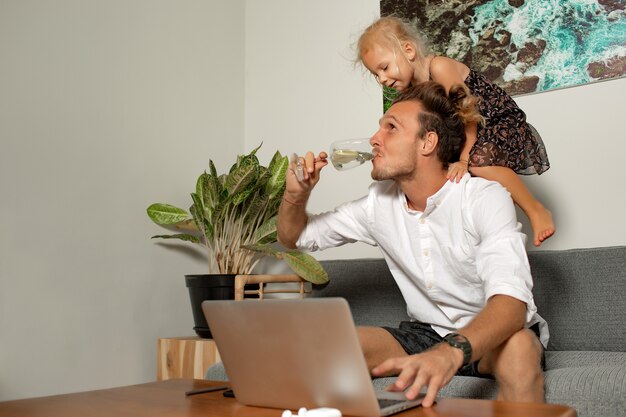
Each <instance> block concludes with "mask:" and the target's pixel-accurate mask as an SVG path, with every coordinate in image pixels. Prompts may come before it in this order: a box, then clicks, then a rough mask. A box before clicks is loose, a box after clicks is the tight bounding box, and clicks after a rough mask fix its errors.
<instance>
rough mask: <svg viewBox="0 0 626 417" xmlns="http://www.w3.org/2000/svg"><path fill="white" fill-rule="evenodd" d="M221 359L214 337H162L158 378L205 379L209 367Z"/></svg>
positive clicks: (159, 346)
mask: <svg viewBox="0 0 626 417" xmlns="http://www.w3.org/2000/svg"><path fill="white" fill-rule="evenodd" d="M220 360H221V359H220V354H219V352H218V351H217V346H216V345H215V341H213V339H202V338H199V337H191V336H190V337H160V338H159V341H158V345H157V380H158V381H162V380H164V379H172V378H192V379H204V373H205V372H206V370H207V368H208V367H209V366H211V365H213V364H214V363H216V362H220Z"/></svg>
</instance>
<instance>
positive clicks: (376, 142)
mask: <svg viewBox="0 0 626 417" xmlns="http://www.w3.org/2000/svg"><path fill="white" fill-rule="evenodd" d="M379 134H380V129H379V130H378V131H377V132H376V133H374V135H373V136H372V137H371V138H370V145H371V146H372V147H375V146H380V135H379Z"/></svg>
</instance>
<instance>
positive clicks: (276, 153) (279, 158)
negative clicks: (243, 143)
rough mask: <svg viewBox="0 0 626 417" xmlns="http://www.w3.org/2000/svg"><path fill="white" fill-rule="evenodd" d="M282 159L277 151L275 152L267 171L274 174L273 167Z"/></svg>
mask: <svg viewBox="0 0 626 417" xmlns="http://www.w3.org/2000/svg"><path fill="white" fill-rule="evenodd" d="M281 159H282V156H281V154H280V152H279V151H276V152H275V153H274V156H272V160H271V161H270V163H269V164H268V165H267V169H269V170H270V172H274V166H275V165H276V164H277V163H278V161H280V160H281Z"/></svg>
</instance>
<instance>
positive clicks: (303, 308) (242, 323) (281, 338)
mask: <svg viewBox="0 0 626 417" xmlns="http://www.w3.org/2000/svg"><path fill="white" fill-rule="evenodd" d="M202 309H203V311H204V315H205V316H206V319H207V322H208V324H209V328H210V329H211V333H212V335H213V338H214V340H215V343H216V344H217V348H218V350H219V352H220V356H221V358H222V362H223V364H224V368H225V370H226V373H227V375H228V378H229V381H230V384H231V387H232V389H233V392H234V394H235V398H236V399H237V401H238V402H239V403H241V404H244V405H250V406H257V407H272V408H281V409H290V410H298V409H299V408H300V407H305V408H307V409H312V408H319V407H330V408H337V409H339V410H340V411H341V412H342V414H347V415H354V416H363V417H378V416H387V415H390V414H394V413H397V412H400V411H403V410H406V409H408V408H412V407H416V406H418V405H420V404H421V402H422V399H423V396H424V395H423V394H422V395H420V396H418V398H417V399H415V400H413V401H409V400H407V399H406V397H405V396H404V394H403V393H401V392H385V391H380V392H376V391H375V390H374V385H373V384H372V380H371V377H370V374H369V371H368V369H367V365H366V363H365V358H364V356H363V352H362V350H361V346H360V344H359V339H358V336H357V332H356V328H355V326H354V321H353V319H352V314H351V312H350V308H349V306H348V302H347V301H346V300H345V299H343V298H330V297H328V298H322V297H320V298H305V299H298V300H295V299H287V300H264V301H258V300H247V301H246V300H244V301H233V300H219V301H204V302H203V303H202ZM379 400H380V402H379Z"/></svg>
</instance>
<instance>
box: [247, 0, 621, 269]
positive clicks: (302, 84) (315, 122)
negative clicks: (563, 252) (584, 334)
mask: <svg viewBox="0 0 626 417" xmlns="http://www.w3.org/2000/svg"><path fill="white" fill-rule="evenodd" d="M378 14H379V3H378V1H375V0H367V1H360V0H351V1H341V2H334V1H331V0H324V1H316V2H307V1H290V0H273V1H264V2H254V1H248V2H247V17H246V82H247V84H246V91H245V93H246V99H245V103H246V131H245V140H246V147H251V146H253V144H255V143H257V142H258V140H259V138H263V139H264V140H265V148H266V150H267V151H268V152H269V151H270V149H272V150H273V149H276V148H277V149H280V150H281V151H282V152H284V153H287V152H288V153H290V152H294V151H295V152H305V151H306V150H309V149H312V150H315V151H320V150H327V148H328V145H329V144H330V143H331V142H332V141H333V140H336V139H342V138H350V137H359V136H367V135H370V136H371V134H373V133H374V132H375V131H376V128H377V122H378V118H379V117H380V116H381V114H382V106H381V104H380V102H381V98H380V97H381V95H380V89H379V87H377V85H376V84H375V82H374V81H373V80H372V79H371V77H368V76H365V75H364V74H363V73H362V71H361V70H360V69H359V68H357V69H354V68H353V67H352V66H351V62H350V59H351V58H352V57H353V56H354V51H353V49H351V48H350V44H351V43H353V42H354V41H355V40H356V37H357V36H358V33H359V32H360V30H361V29H362V28H364V27H365V26H366V25H367V24H369V23H371V21H372V20H374V19H375V18H376V17H377V16H378ZM624 97H626V79H620V80H612V81H607V82H601V83H595V84H590V85H585V86H579V87H574V88H569V89H563V90H558V91H552V92H545V93H540V94H534V95H528V96H523V97H519V98H518V99H517V102H518V103H519V105H520V106H521V107H522V109H523V110H525V111H526V113H527V115H528V120H529V121H530V122H531V123H532V124H533V125H534V126H535V127H536V128H537V129H538V130H539V132H540V133H541V134H542V137H543V139H544V141H545V143H546V147H547V150H548V156H549V158H550V162H551V164H552V167H551V168H550V170H549V171H547V172H546V173H544V174H543V175H541V176H530V177H526V178H525V180H527V184H528V185H529V187H530V188H531V190H532V191H533V192H534V193H535V194H536V196H537V197H538V198H539V199H540V200H541V201H542V202H544V204H545V205H546V206H547V207H548V208H549V209H550V210H551V211H552V212H553V214H554V218H555V222H556V226H557V229H558V230H557V233H556V235H555V236H554V237H553V238H551V239H549V240H548V241H547V242H545V243H544V244H543V245H542V247H541V248H542V249H568V248H577V247H590V246H611V245H624V244H626V217H624V216H623V214H622V212H623V207H624V206H625V205H626V196H625V193H624V190H625V188H624V185H623V176H624V174H623V166H624V162H623V160H624V155H626V140H625V139H626V133H625V131H624V128H623V124H624V123H623V117H624V116H623V114H624V107H625V104H626V103H625V102H624ZM369 182H370V178H369V169H368V168H366V167H360V168H355V169H353V170H351V171H344V172H338V171H335V170H334V169H333V168H332V167H328V168H326V169H325V171H324V172H323V178H322V180H321V181H320V183H319V184H318V187H317V189H316V190H315V191H314V193H313V196H312V199H311V203H310V209H311V211H312V212H317V211H320V210H329V209H332V208H333V207H334V206H336V205H337V204H339V203H340V202H343V201H346V200H348V199H353V198H356V197H359V196H361V195H363V194H364V193H365V192H366V187H367V184H369ZM519 219H520V221H521V222H522V223H523V225H524V231H525V232H526V233H527V234H528V233H531V231H530V227H529V223H528V221H527V219H526V217H525V216H524V215H523V213H522V212H521V211H519ZM530 240H532V239H530ZM530 240H529V242H528V245H527V246H528V249H529V250H534V249H535V248H534V247H533V246H532V242H531V241H530ZM316 256H317V257H318V258H320V259H333V258H341V257H350V258H359V257H368V256H373V257H379V256H380V254H379V252H378V250H377V249H375V248H370V247H367V246H365V245H349V246H347V247H343V248H339V249H332V250H327V251H325V252H322V253H319V254H318V255H316Z"/></svg>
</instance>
